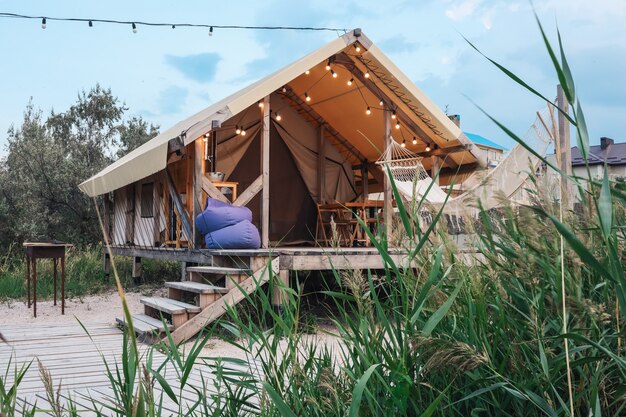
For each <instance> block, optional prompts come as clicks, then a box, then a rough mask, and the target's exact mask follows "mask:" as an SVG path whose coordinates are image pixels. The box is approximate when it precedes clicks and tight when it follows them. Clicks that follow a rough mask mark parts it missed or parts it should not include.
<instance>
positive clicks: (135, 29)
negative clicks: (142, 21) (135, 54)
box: [131, 22, 137, 33]
mask: <svg viewBox="0 0 626 417" xmlns="http://www.w3.org/2000/svg"><path fill="white" fill-rule="evenodd" d="M131 27H132V28H133V33H137V25H136V24H135V23H134V22H133V24H132V25H131Z"/></svg>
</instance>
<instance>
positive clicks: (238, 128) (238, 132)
mask: <svg viewBox="0 0 626 417" xmlns="http://www.w3.org/2000/svg"><path fill="white" fill-rule="evenodd" d="M235 133H236V134H238V135H239V134H241V128H240V127H239V126H237V128H236V129H235Z"/></svg>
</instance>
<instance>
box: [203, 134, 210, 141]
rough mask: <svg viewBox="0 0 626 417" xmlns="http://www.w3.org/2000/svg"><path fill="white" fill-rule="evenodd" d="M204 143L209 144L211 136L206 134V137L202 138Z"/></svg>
mask: <svg viewBox="0 0 626 417" xmlns="http://www.w3.org/2000/svg"><path fill="white" fill-rule="evenodd" d="M202 140H203V141H205V142H208V141H209V134H208V133H205V134H204V137H203V138H202Z"/></svg>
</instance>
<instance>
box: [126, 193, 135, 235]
mask: <svg viewBox="0 0 626 417" xmlns="http://www.w3.org/2000/svg"><path fill="white" fill-rule="evenodd" d="M136 186H137V185H136V184H135V183H133V184H129V185H127V186H126V231H125V232H126V233H125V235H126V242H127V243H130V244H133V243H135V190H136Z"/></svg>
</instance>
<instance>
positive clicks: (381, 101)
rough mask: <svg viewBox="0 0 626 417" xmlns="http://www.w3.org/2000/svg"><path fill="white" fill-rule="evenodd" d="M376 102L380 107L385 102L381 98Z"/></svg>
mask: <svg viewBox="0 0 626 417" xmlns="http://www.w3.org/2000/svg"><path fill="white" fill-rule="evenodd" d="M378 104H379V105H380V106H381V107H382V106H384V105H385V102H384V101H383V99H382V98H381V99H380V101H379V102H378Z"/></svg>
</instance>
